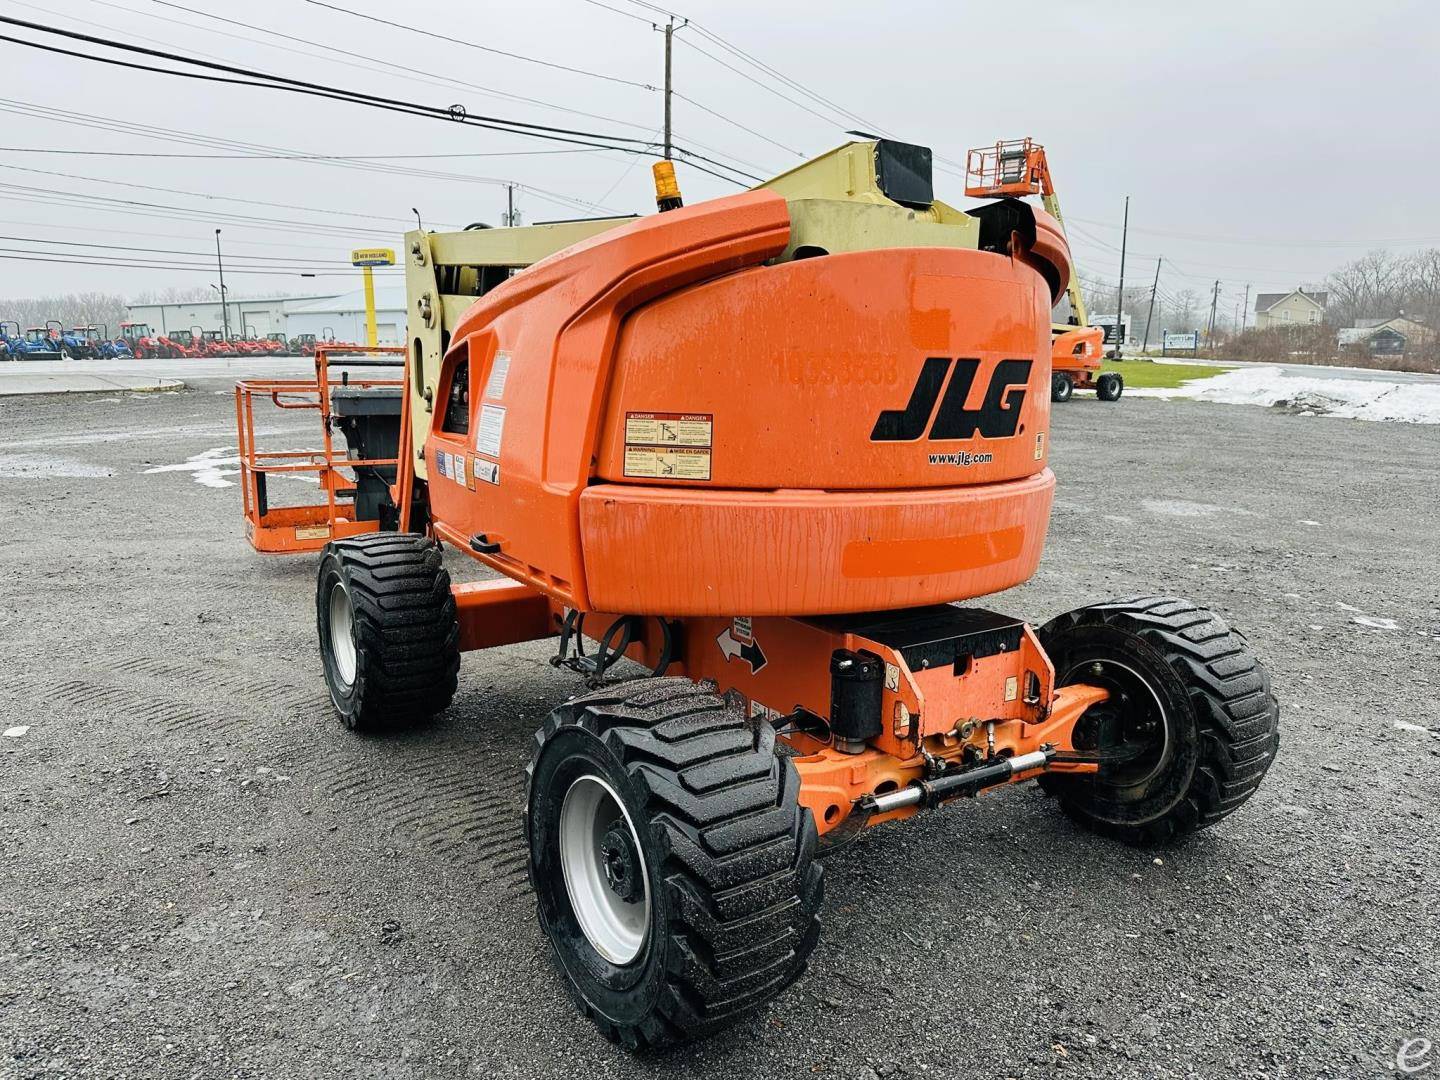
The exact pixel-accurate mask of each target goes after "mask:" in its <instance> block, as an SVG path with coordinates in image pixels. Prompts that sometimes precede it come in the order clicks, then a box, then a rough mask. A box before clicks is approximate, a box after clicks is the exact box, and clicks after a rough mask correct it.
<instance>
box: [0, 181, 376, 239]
mask: <svg viewBox="0 0 1440 1080" xmlns="http://www.w3.org/2000/svg"><path fill="white" fill-rule="evenodd" d="M12 192H20V193H21V194H18V195H17V194H11V193H12ZM0 198H4V199H9V200H13V201H18V202H36V203H42V204H44V205H47V206H71V207H80V208H83V209H88V210H103V211H108V212H117V213H131V214H138V215H140V216H142V217H163V218H169V219H170V220H172V221H192V222H193V221H197V220H199V221H204V222H207V223H213V222H217V221H218V222H220V223H221V224H224V225H243V226H250V227H253V228H260V229H270V230H271V231H282V232H294V231H299V232H303V233H307V234H309V235H312V236H340V237H346V238H350V239H353V238H356V237H371V238H373V237H374V235H375V232H374V230H373V229H361V228H359V227H356V228H353V229H352V228H344V227H341V226H338V225H318V224H311V223H309V222H303V221H294V220H289V219H284V218H269V217H259V216H256V215H251V214H237V213H234V212H232V211H216V210H204V209H192V208H190V207H188V206H172V205H170V204H168V203H151V202H142V201H140V200H138V199H120V198H112V197H111V196H108V195H88V194H85V193H84V192H79V191H55V190H51V189H49V188H37V187H32V186H29V185H26V184H5V183H0ZM137 207H138V208H141V209H135V208H137ZM148 210H163V211H168V213H162V214H153V213H147V212H146V211H148ZM176 213H179V214H185V215H190V216H188V217H176V216H175V214H176Z"/></svg>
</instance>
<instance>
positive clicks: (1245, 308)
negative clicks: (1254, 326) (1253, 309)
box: [1240, 281, 1250, 334]
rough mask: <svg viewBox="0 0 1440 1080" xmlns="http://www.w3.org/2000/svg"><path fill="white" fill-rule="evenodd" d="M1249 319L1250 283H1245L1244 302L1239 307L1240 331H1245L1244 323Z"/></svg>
mask: <svg viewBox="0 0 1440 1080" xmlns="http://www.w3.org/2000/svg"><path fill="white" fill-rule="evenodd" d="M1249 321H1250V283H1249V282H1248V281H1247V282H1246V283H1245V303H1244V305H1242V306H1241V308H1240V332H1241V333H1242V334H1243V333H1244V332H1245V324H1246V323H1248V322H1249Z"/></svg>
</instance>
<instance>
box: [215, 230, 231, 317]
mask: <svg viewBox="0 0 1440 1080" xmlns="http://www.w3.org/2000/svg"><path fill="white" fill-rule="evenodd" d="M215 265H216V266H217V267H219V269H220V321H221V322H222V323H224V324H225V340H226V341H229V340H230V307H229V305H228V304H226V303H225V260H224V259H222V258H221V257H220V230H219V229H216V230H215Z"/></svg>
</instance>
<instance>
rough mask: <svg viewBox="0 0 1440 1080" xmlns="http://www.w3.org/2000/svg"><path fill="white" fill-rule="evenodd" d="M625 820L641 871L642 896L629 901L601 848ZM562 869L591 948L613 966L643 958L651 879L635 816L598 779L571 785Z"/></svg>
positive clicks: (563, 815)
mask: <svg viewBox="0 0 1440 1080" xmlns="http://www.w3.org/2000/svg"><path fill="white" fill-rule="evenodd" d="M622 818H623V819H624V822H625V827H626V829H628V830H629V833H630V843H631V844H633V845H634V851H635V855H636V859H635V861H636V863H637V864H638V865H639V867H640V878H641V885H642V890H641V895H640V898H639V899H638V900H629V901H627V900H625V899H623V898H622V897H621V896H620V895H619V893H617V892H616V891H615V889H614V888H612V887H611V885H610V880H609V878H608V877H607V876H606V873H605V864H604V859H603V856H602V855H601V851H600V842H601V840H602V839H604V837H605V834H606V833H607V832H608V831H609V830H610V828H611V826H613V825H614V824H615V822H616V821H618V820H620V819H622ZM559 833H560V867H561V869H562V870H563V871H564V874H565V890H566V892H568V893H569V894H570V907H571V908H572V909H573V910H574V912H575V921H576V922H578V923H579V924H580V929H581V931H583V932H584V934H585V938H586V940H588V941H589V942H590V945H591V947H593V948H594V950H595V951H596V952H597V953H599V954H600V955H601V956H603V957H604V958H605V959H606V960H609V961H610V962H611V963H612V964H617V965H622V966H623V965H625V964H628V963H630V962H632V961H633V960H634V959H635V958H636V957H637V956H639V955H640V950H641V949H642V948H643V947H644V945H645V936H646V934H647V933H648V932H649V930H650V874H649V871H648V870H646V868H645V856H644V849H643V848H642V847H641V845H640V836H639V834H638V833H636V831H635V823H634V822H633V821H631V820H630V812H629V811H628V810H626V809H625V804H624V803H623V802H621V801H620V798H619V796H617V795H616V794H615V789H614V788H612V787H611V786H610V785H609V784H607V783H606V782H605V781H604V780H602V779H600V777H598V776H594V775H587V776H582V777H580V779H578V780H576V781H575V782H574V783H573V784H571V785H570V790H569V791H567V792H566V793H565V801H564V803H563V804H561V807H560V829H559Z"/></svg>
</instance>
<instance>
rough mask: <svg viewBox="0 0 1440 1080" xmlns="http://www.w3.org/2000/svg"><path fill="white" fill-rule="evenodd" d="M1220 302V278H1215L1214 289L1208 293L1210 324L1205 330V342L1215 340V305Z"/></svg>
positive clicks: (1209, 342) (1207, 343) (1208, 342)
mask: <svg viewBox="0 0 1440 1080" xmlns="http://www.w3.org/2000/svg"><path fill="white" fill-rule="evenodd" d="M1219 303H1220V279H1219V278H1216V279H1215V291H1214V292H1213V293H1211V294H1210V326H1209V327H1208V328H1207V329H1206V331H1205V344H1206V345H1209V344H1211V343H1212V342H1213V341H1214V340H1215V307H1216V305H1218V304H1219Z"/></svg>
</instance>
